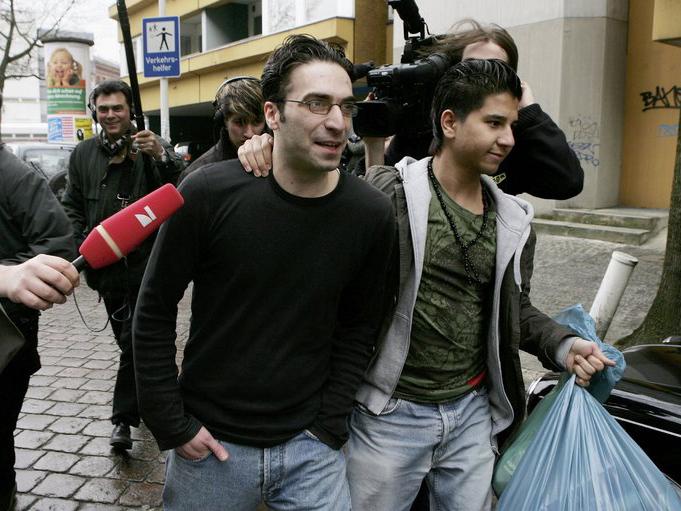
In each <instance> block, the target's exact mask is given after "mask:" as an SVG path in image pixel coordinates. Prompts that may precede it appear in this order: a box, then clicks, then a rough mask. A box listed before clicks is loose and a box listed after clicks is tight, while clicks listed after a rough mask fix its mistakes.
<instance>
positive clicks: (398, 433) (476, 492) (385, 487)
mask: <svg viewBox="0 0 681 511" xmlns="http://www.w3.org/2000/svg"><path fill="white" fill-rule="evenodd" d="M491 434H492V420H491V415H490V408H489V400H488V398H487V391H486V390H485V389H477V390H474V391H472V392H470V393H468V394H466V395H465V396H462V397H461V398H459V399H456V400H453V401H449V402H446V403H442V404H420V403H414V402H411V401H406V400H404V399H395V398H392V399H390V401H388V404H387V405H386V407H385V408H384V409H383V411H382V412H381V413H380V414H379V415H374V414H372V413H371V412H369V411H368V410H367V409H366V408H364V407H363V406H361V405H359V404H358V405H356V406H355V409H354V410H353V412H352V416H351V418H350V442H349V444H348V452H347V456H348V482H349V483H350V493H351V496H352V508H353V509H354V510H355V511H368V510H371V511H400V510H405V511H406V510H408V509H409V508H410V506H411V503H412V502H413V501H414V498H415V497H416V494H417V493H418V491H419V487H420V486H421V482H422V481H423V480H424V478H425V480H426V483H427V485H428V488H429V490H430V509H431V511H439V510H447V511H449V510H461V511H478V510H486V509H490V507H491V497H492V492H491V483H492V470H493V468H494V460H495V450H496V446H494V445H493V440H492V438H491Z"/></svg>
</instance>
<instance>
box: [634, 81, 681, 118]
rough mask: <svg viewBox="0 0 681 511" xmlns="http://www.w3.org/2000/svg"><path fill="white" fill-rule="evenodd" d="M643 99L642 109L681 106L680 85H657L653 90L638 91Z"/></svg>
mask: <svg viewBox="0 0 681 511" xmlns="http://www.w3.org/2000/svg"><path fill="white" fill-rule="evenodd" d="M640 95H641V100H642V101H643V109H642V111H643V112H645V111H646V110H652V109H655V108H681V87H678V86H676V85H672V86H671V87H668V88H665V87H660V86H659V85H658V86H656V87H655V90H654V91H649V90H647V91H644V92H641V93H640Z"/></svg>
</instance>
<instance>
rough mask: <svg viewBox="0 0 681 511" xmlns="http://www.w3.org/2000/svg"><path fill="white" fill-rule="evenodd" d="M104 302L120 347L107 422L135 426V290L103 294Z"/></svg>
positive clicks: (136, 420)
mask: <svg viewBox="0 0 681 511" xmlns="http://www.w3.org/2000/svg"><path fill="white" fill-rule="evenodd" d="M103 298H104V305H105V306H106V312H107V313H108V314H109V318H110V320H111V329H112V330H113V334H114V337H115V338H116V343H117V344H118V347H119V348H120V350H121V356H120V359H119V362H118V374H117V376H116V386H115V387H114V396H113V412H112V414H111V422H112V423H114V424H128V425H130V426H135V427H137V426H139V423H140V413H139V408H138V406H137V387H136V385H135V364H134V361H133V356H132V314H133V312H134V311H135V304H136V302H137V292H136V290H135V291H134V294H133V292H131V293H130V295H129V296H128V295H125V294H120V295H118V294H117V295H104V296H103Z"/></svg>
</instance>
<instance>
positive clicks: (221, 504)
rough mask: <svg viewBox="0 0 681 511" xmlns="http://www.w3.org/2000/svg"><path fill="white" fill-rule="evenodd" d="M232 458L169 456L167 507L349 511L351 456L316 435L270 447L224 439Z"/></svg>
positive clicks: (183, 509)
mask: <svg viewBox="0 0 681 511" xmlns="http://www.w3.org/2000/svg"><path fill="white" fill-rule="evenodd" d="M220 443H221V444H222V445H223V447H225V449H227V452H228V453H229V458H228V459H227V461H224V462H220V461H218V459H217V458H216V457H215V456H213V455H212V454H209V455H208V456H206V457H205V458H202V459H200V460H198V461H190V460H186V459H184V458H182V457H181V456H180V455H178V454H177V453H176V452H175V451H174V450H172V451H170V453H169V454H168V458H167V460H166V482H165V487H164V488H163V508H164V509H165V510H168V511H173V510H178V511H186V510H189V509H200V510H201V511H211V510H230V511H255V508H256V507H257V505H258V504H259V503H260V502H261V501H264V502H265V504H267V507H268V508H269V509H271V510H273V511H300V510H306V511H313V510H320V511H321V510H324V511H348V510H349V509H350V491H349V489H348V482H347V478H346V474H345V458H344V455H343V453H342V452H341V451H336V450H333V449H331V448H330V447H329V446H327V445H326V444H324V443H323V442H321V441H319V440H318V439H317V438H316V437H315V436H314V435H312V433H310V432H308V431H303V432H302V433H300V434H298V435H297V436H295V437H294V438H292V439H291V440H289V441H287V442H285V443H283V444H280V445H277V446H274V447H268V448H259V447H250V446H246V445H239V444H232V443H228V442H222V441H221V442H220Z"/></svg>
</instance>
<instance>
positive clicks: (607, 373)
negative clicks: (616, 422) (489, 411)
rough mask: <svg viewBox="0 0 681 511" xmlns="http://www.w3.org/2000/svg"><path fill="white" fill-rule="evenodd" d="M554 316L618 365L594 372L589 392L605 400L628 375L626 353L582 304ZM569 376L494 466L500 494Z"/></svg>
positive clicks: (533, 415)
mask: <svg viewBox="0 0 681 511" xmlns="http://www.w3.org/2000/svg"><path fill="white" fill-rule="evenodd" d="M553 319H554V320H555V321H556V322H558V323H560V324H562V325H565V326H568V327H570V328H571V329H572V330H574V332H575V333H576V334H577V335H578V336H579V337H582V338H584V339H588V340H590V341H593V342H595V343H596V344H598V346H599V348H600V349H601V351H602V352H603V353H604V354H605V356H606V357H608V358H609V359H610V360H614V361H615V363H616V365H615V366H612V367H606V368H605V370H603V371H601V372H600V373H598V374H596V375H594V376H593V377H592V378H591V383H590V385H589V387H587V390H588V392H589V393H590V394H591V395H592V396H594V397H595V398H596V399H598V401H600V402H601V403H603V402H605V401H606V399H608V396H609V395H610V392H611V391H612V389H613V387H614V386H615V384H616V383H617V382H618V381H619V380H620V378H622V375H623V374H624V369H625V367H626V363H625V360H624V355H622V353H620V351H619V350H618V349H617V348H614V347H613V346H610V345H609V344H605V343H603V342H602V341H601V340H600V339H599V338H598V336H597V335H596V323H595V322H594V320H593V319H592V317H591V316H590V315H589V314H587V312H586V311H585V310H584V308H583V307H582V306H581V305H573V306H571V307H568V308H566V309H563V310H562V311H561V312H559V313H558V315H557V316H555V317H554V318H553ZM568 377H569V375H568V374H567V373H563V374H562V376H561V378H560V382H559V383H558V385H557V386H556V388H554V389H553V390H552V391H551V392H549V394H548V395H547V396H545V397H544V399H542V400H541V401H540V402H539V404H538V405H537V407H536V408H535V409H534V410H533V411H532V414H531V415H530V416H529V417H528V418H527V420H525V422H524V423H523V425H522V426H521V427H520V429H519V430H518V431H517V432H516V433H515V435H514V436H513V438H512V439H511V445H510V446H509V447H508V448H507V449H506V450H505V451H504V453H503V454H502V456H501V458H500V459H499V460H498V461H497V464H496V466H495V467H494V477H493V478H492V487H493V488H494V492H495V493H496V494H497V495H501V494H502V493H503V492H504V490H505V489H506V486H507V485H508V484H509V482H510V480H511V478H512V477H513V474H514V473H515V471H516V469H517V467H518V464H519V463H520V461H521V460H522V458H523V456H524V455H525V452H526V451H527V449H528V447H529V446H530V444H531V443H532V442H533V440H534V437H535V436H536V434H537V432H538V431H539V429H540V427H541V425H542V423H543V422H544V418H545V417H546V415H547V414H548V413H549V412H550V409H551V407H552V406H553V403H554V402H555V400H556V397H557V396H558V394H559V393H560V391H561V390H562V388H563V386H564V384H565V382H566V381H567V380H568Z"/></svg>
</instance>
